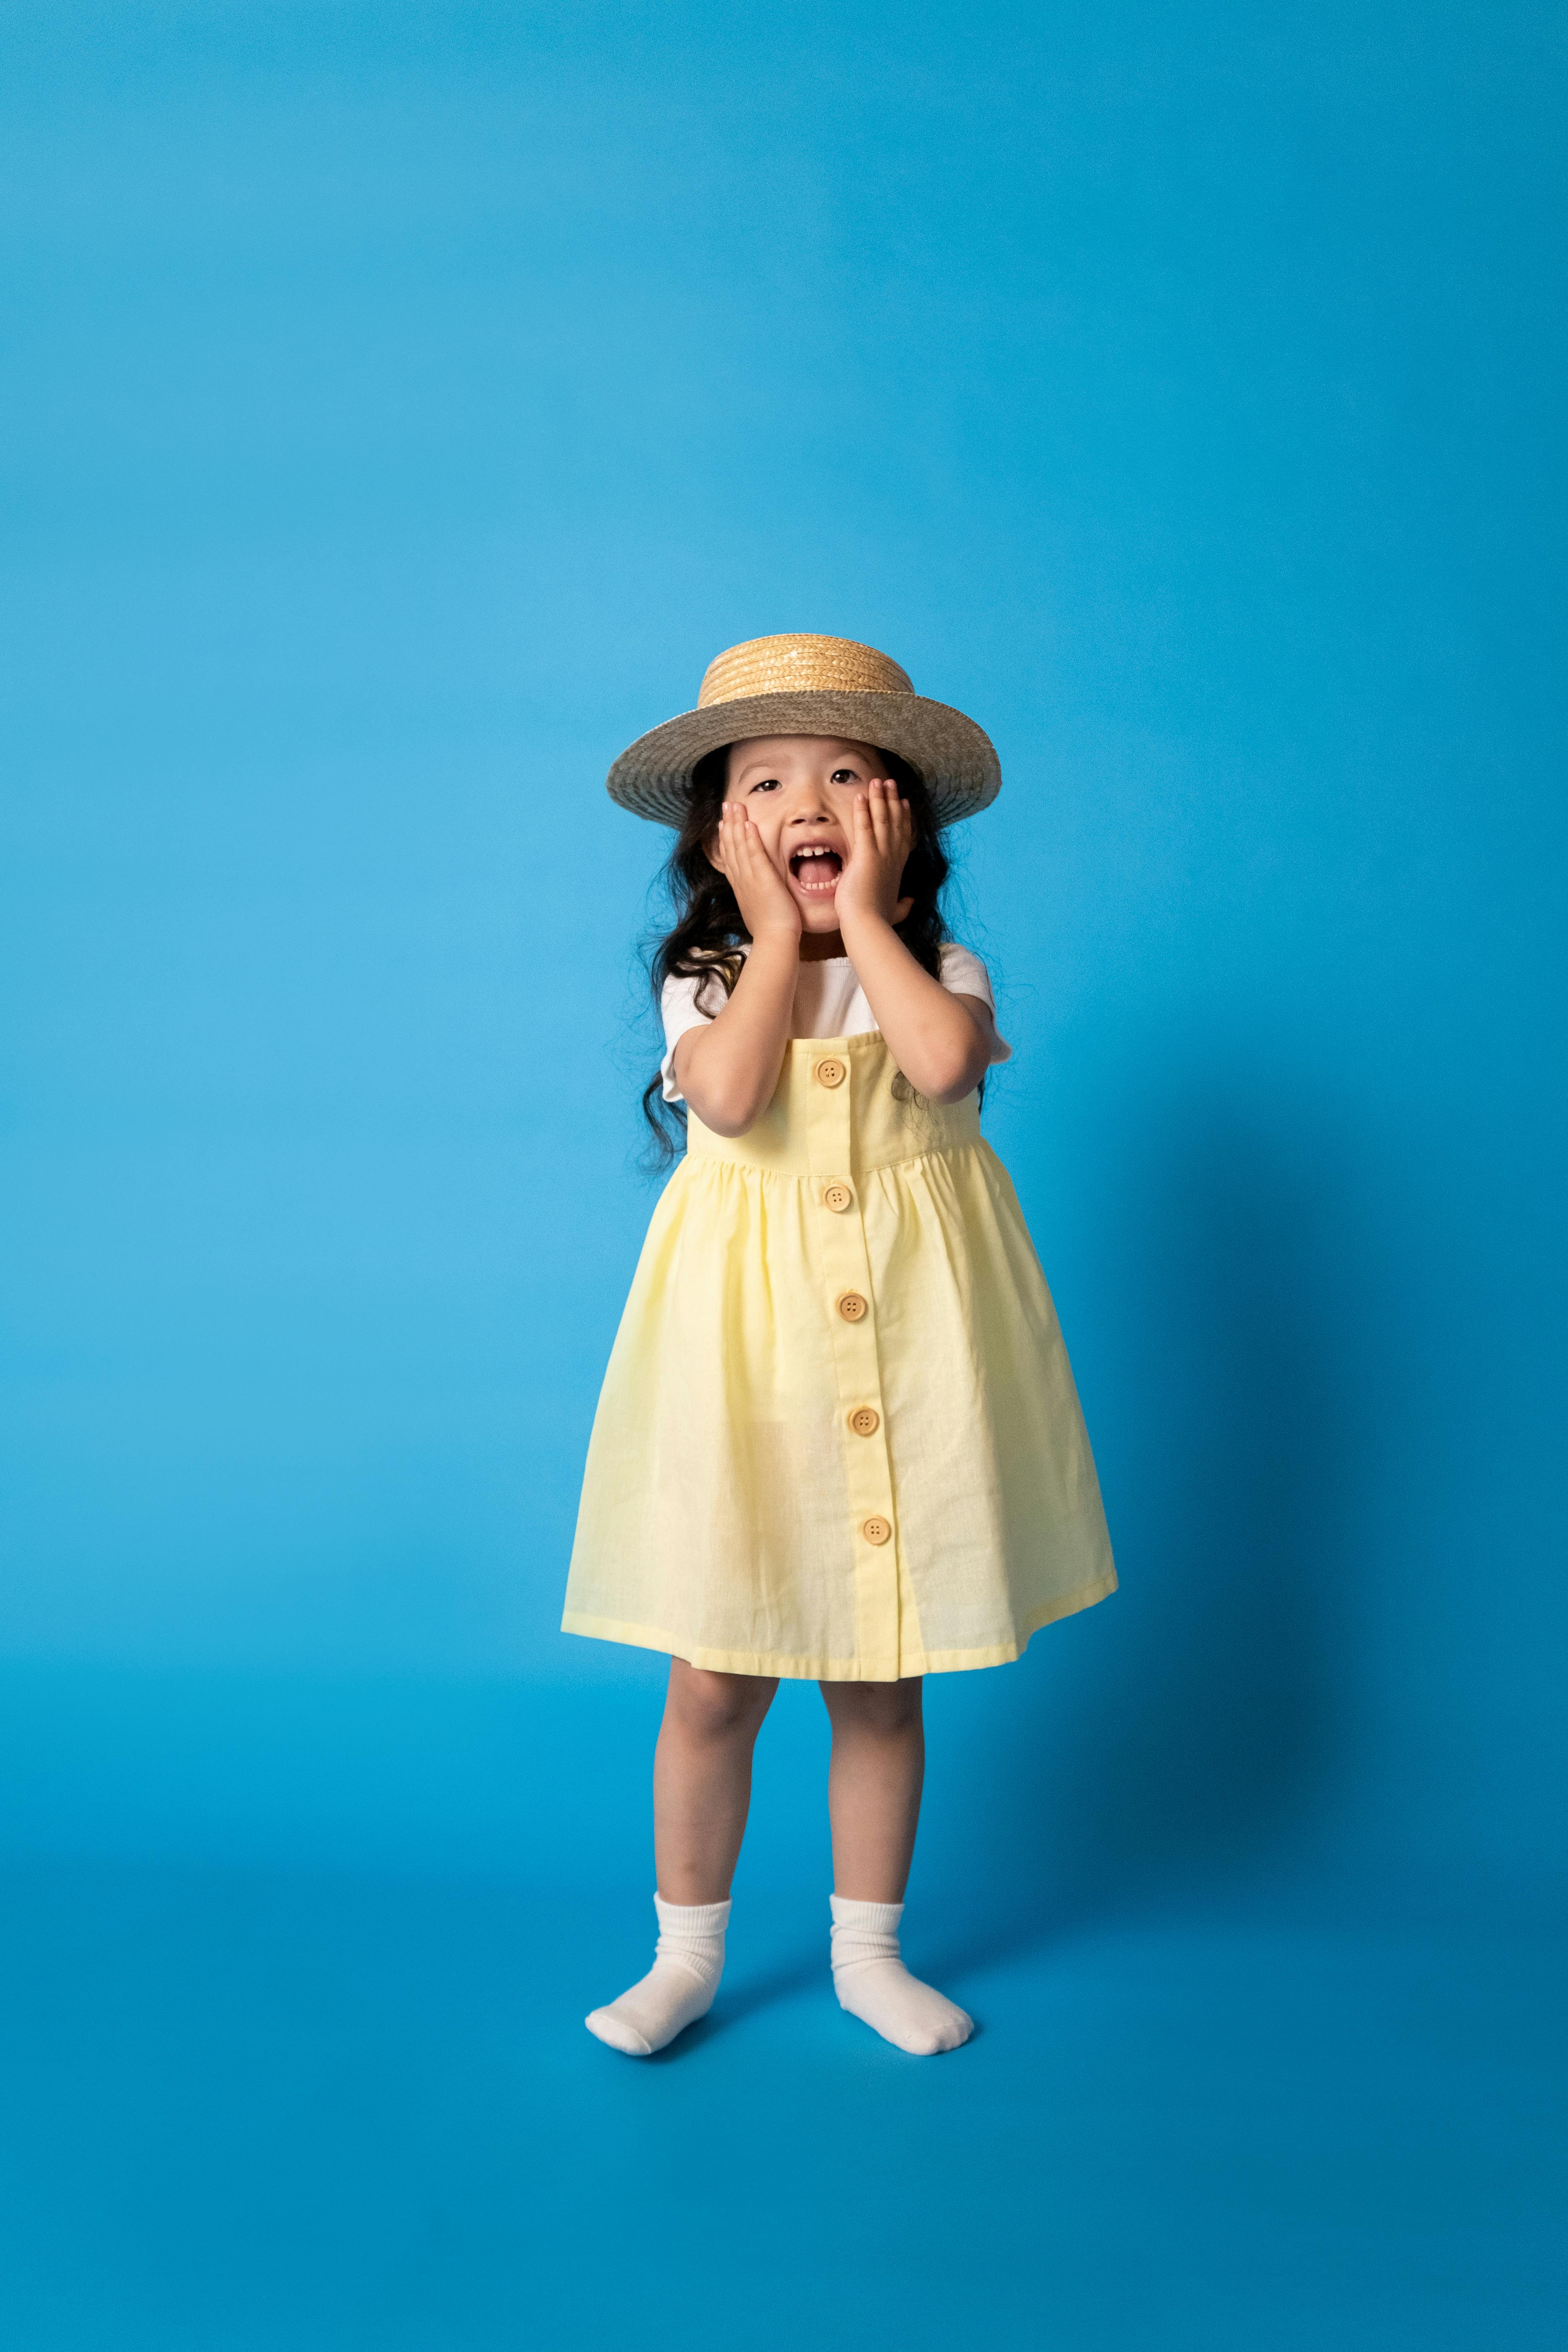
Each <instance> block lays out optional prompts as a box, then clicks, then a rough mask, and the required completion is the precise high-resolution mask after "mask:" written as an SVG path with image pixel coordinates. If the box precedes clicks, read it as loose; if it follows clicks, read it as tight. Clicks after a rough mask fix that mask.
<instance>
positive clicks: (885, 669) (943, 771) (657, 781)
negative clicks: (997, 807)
mask: <svg viewBox="0 0 1568 2352" xmlns="http://www.w3.org/2000/svg"><path fill="white" fill-rule="evenodd" d="M752 735H843V736H847V737H848V738H849V739H850V740H852V741H853V742H857V743H869V744H872V745H874V746H875V748H876V749H877V750H879V751H896V752H897V753H898V754H899V757H900V759H901V760H907V761H909V763H910V767H911V768H915V769H918V770H919V772H920V775H921V781H922V782H923V783H924V785H925V787H926V790H927V791H928V792H929V793H930V794H931V806H932V808H933V810H934V811H935V814H936V819H937V823H938V824H952V823H953V822H954V821H955V819H957V818H959V817H963V816H973V814H974V813H975V811H976V810H977V809H983V808H984V807H986V806H987V804H988V803H990V802H992V801H994V799H995V797H996V795H997V793H999V792H1000V791H1001V789H1002V771H1001V768H1000V767H999V766H998V764H997V760H996V754H995V752H994V751H993V749H992V747H991V741H990V738H989V737H988V736H986V735H985V734H984V733H983V732H982V730H980V729H979V728H978V727H977V726H976V725H975V723H974V721H973V719H966V718H965V717H964V715H963V711H962V710H950V709H948V707H947V705H946V703H945V702H927V701H926V700H925V698H923V696H921V695H918V694H917V693H916V692H915V690H914V688H913V687H912V686H911V685H910V681H909V679H908V677H906V676H905V675H904V672H903V671H902V670H901V669H900V667H899V665H898V663H897V662H896V661H889V658H888V656H887V655H886V654H879V653H878V652H877V650H876V648H875V647H874V646H858V645H857V644H856V643H855V641H854V639H853V638H851V637H752V639H751V640H750V642H749V643H748V644H746V645H743V646H731V648H730V650H729V652H728V653H725V654H721V655H720V656H719V657H718V659H717V660H716V661H711V662H710V663H709V665H708V672H707V675H706V677H704V678H703V680H702V684H701V687H700V689H699V692H698V696H697V708H696V709H695V710H687V711H683V712H682V713H681V715H680V717H679V719H666V720H665V722H664V725H663V726H662V727H656V728H654V729H653V730H652V731H651V732H650V733H649V734H647V735H639V736H638V738H637V741H636V742H635V743H634V744H633V745H632V747H631V749H630V750H629V751H623V752H622V753H621V756H620V758H619V759H618V760H617V761H616V764H615V766H614V767H613V768H612V769H611V770H610V773H609V778H608V789H609V794H610V798H611V799H612V800H615V801H619V803H620V804H621V806H622V807H623V808H628V809H630V810H631V811H632V812H633V814H635V815H637V816H647V817H653V818H655V819H656V820H657V821H658V823H659V824H674V825H679V824H683V823H684V821H685V817H686V804H687V799H688V796H689V793H690V791H691V771H692V769H693V768H694V767H695V766H696V764H697V762H698V761H699V760H700V759H701V757H702V755H703V753H704V752H705V751H717V750H718V749H719V747H720V745H721V743H735V742H738V741H739V740H741V739H742V737H743V736H752Z"/></svg>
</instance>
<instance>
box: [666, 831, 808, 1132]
mask: <svg viewBox="0 0 1568 2352" xmlns="http://www.w3.org/2000/svg"><path fill="white" fill-rule="evenodd" d="M712 856H713V863H714V865H715V866H718V868H719V870H720V872H721V874H724V875H727V876H728V877H729V881H730V887H731V889H732V890H733V891H734V893H735V902H736V904H737V905H738V907H739V908H740V909H741V919H742V922H743V923H744V924H745V926H746V929H748V930H749V931H750V933H751V935H752V951H751V954H750V955H749V956H747V958H746V960H745V961H744V963H743V964H742V967H741V976H740V978H739V980H738V981H737V982H735V987H734V992H733V993H732V995H731V998H730V1001H729V1003H727V1004H726V1005H725V1007H724V1010H723V1011H722V1012H721V1013H720V1014H719V1015H718V1017H717V1018H716V1019H715V1020H712V1021H710V1022H709V1023H708V1024H706V1025H705V1026H704V1027H703V1028H701V1029H689V1030H688V1031H687V1033H686V1034H685V1036H684V1037H682V1038H681V1039H680V1040H679V1043H678V1045H676V1048H675V1061H674V1068H675V1082H676V1084H677V1086H678V1087H679V1088H680V1091H681V1093H682V1094H683V1095H684V1096H685V1097H686V1099H687V1102H688V1103H689V1106H690V1108H692V1109H693V1110H694V1111H695V1112H696V1113H697V1116H698V1118H700V1120H701V1122H702V1124H703V1126H704V1127H708V1128H711V1129H712V1130H713V1132H714V1134H715V1135H744V1134H745V1132H746V1129H748V1128H749V1127H754V1126H755V1124H756V1122H757V1120H758V1119H759V1118H761V1117H762V1115H763V1111H764V1110H766V1108H767V1107H768V1105H769V1103H771V1102H772V1100H773V1089H774V1087H776V1086H777V1085H778V1082H779V1072H780V1070H781V1069H782V1068H783V1067H784V1047H785V1046H786V1045H788V1043H789V1033H790V1021H791V1018H792V1016H793V1014H794V1011H795V982H796V981H797V980H798V979H799V977H800V909H799V908H798V907H797V906H796V905H795V900H794V898H792V897H791V895H790V888H789V885H788V883H787V882H785V880H784V877H783V875H782V874H781V873H780V872H779V870H778V867H777V866H775V865H774V864H773V859H772V858H771V857H770V856H768V853H767V851H766V850H765V849H764V848H763V843H762V836H761V835H760V834H759V833H758V831H757V828H756V826H755V825H754V824H752V820H751V818H750V816H749V815H748V814H747V813H746V809H745V806H744V803H742V802H740V801H726V802H725V803H724V804H723V807H722V808H721V811H720V813H719V835H718V839H717V841H716V842H715V844H714V847H713V852H712Z"/></svg>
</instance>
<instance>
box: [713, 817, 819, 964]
mask: <svg viewBox="0 0 1568 2352" xmlns="http://www.w3.org/2000/svg"><path fill="white" fill-rule="evenodd" d="M710 856H712V859H713V863H714V865H715V866H717V867H718V868H719V871H720V872H721V874H722V875H723V876H724V877H725V878H726V880H727V881H728V882H729V885H730V887H731V890H733V892H734V893H735V904H736V905H737V906H738V907H739V908H740V909H741V920H742V922H743V923H744V924H745V926H746V929H748V930H749V931H750V933H751V935H752V939H753V940H760V939H762V938H763V936H764V934H765V933H767V932H770V931H774V932H780V933H783V934H785V935H787V936H788V937H789V938H791V939H793V940H799V938H800V908H799V907H798V906H797V904H796V903H795V894H794V892H793V891H792V890H791V888H790V887H789V884H788V883H787V882H786V881H785V880H784V876H783V875H782V874H781V873H780V872H779V869H778V867H777V866H775V865H774V864H773V859H772V858H771V857H770V856H768V853H767V851H766V850H765V849H764V848H763V836H762V835H761V834H760V833H759V832H758V831H757V828H756V826H755V825H754V824H752V820H751V817H750V815H749V814H747V810H746V804H745V803H744V802H743V801H726V802H725V803H723V805H722V807H721V809H720V811H719V830H718V833H717V834H716V835H715V836H714V840H713V847H712V850H711V852H710Z"/></svg>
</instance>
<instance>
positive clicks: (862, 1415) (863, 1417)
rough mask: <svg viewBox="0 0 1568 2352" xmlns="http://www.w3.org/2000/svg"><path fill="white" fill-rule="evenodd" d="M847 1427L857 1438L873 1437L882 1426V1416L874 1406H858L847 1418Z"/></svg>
mask: <svg viewBox="0 0 1568 2352" xmlns="http://www.w3.org/2000/svg"><path fill="white" fill-rule="evenodd" d="M849 1426H850V1428H851V1429H852V1430H853V1431H854V1432H855V1434H856V1436H857V1437H875V1435H876V1434H877V1432H878V1431H879V1429H880V1428H881V1426H882V1416H881V1414H880V1413H879V1412H878V1411H877V1408H876V1406H875V1405H874V1404H858V1405H857V1406H856V1408H855V1410H854V1412H852V1413H851V1414H850V1416H849Z"/></svg>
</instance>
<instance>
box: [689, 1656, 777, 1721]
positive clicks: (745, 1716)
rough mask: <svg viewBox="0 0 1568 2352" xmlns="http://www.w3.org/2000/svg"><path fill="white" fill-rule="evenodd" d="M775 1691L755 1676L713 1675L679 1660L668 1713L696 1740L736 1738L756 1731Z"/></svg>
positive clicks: (773, 1687) (773, 1686)
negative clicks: (742, 1733) (738, 1735)
mask: <svg viewBox="0 0 1568 2352" xmlns="http://www.w3.org/2000/svg"><path fill="white" fill-rule="evenodd" d="M678 1668H679V1672H678V1671H677V1669H678ZM775 1688H776V1685H774V1684H773V1683H771V1682H765V1681H763V1679H762V1678H761V1677H760V1676H758V1675H718V1674H710V1672H709V1671H708V1670H707V1669H706V1668H705V1667H702V1666H689V1665H687V1664H686V1663H685V1661H684V1659H679V1658H678V1659H676V1660H675V1661H674V1662H673V1664H672V1666H671V1670H670V1676H669V1710H670V1713H671V1714H672V1715H673V1716H674V1717H675V1718H676V1720H677V1722H678V1723H679V1726H680V1727H681V1729H682V1730H683V1731H686V1732H689V1733H690V1735H691V1736H692V1738H696V1739H727V1738H734V1737H735V1736H736V1734H737V1733H741V1732H745V1731H752V1732H754V1731H756V1729H757V1728H758V1727H759V1725H760V1724H761V1722H762V1720H763V1716H764V1715H766V1713H767V1711H768V1707H769V1705H770V1703H771V1701H772V1699H773V1692H774V1689H775Z"/></svg>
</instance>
